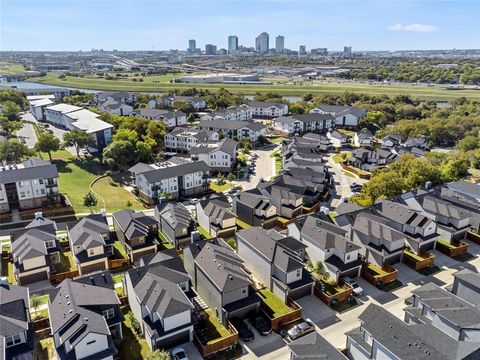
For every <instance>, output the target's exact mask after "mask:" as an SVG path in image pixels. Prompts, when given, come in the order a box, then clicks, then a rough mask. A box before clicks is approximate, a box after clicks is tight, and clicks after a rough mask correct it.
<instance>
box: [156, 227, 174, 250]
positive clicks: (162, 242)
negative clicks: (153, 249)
mask: <svg viewBox="0 0 480 360" xmlns="http://www.w3.org/2000/svg"><path fill="white" fill-rule="evenodd" d="M158 238H159V240H160V246H162V247H163V248H164V249H173V244H172V243H171V242H170V241H168V239H167V238H166V237H165V235H163V234H162V233H161V232H160V231H159V232H158Z"/></svg>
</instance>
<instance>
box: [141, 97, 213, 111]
mask: <svg viewBox="0 0 480 360" xmlns="http://www.w3.org/2000/svg"><path fill="white" fill-rule="evenodd" d="M175 101H185V102H186V103H188V104H191V105H192V106H193V107H194V108H195V110H197V111H198V110H201V109H205V108H206V107H207V104H206V102H205V100H204V99H202V98H199V97H195V96H175V95H167V96H162V97H159V98H157V99H154V100H150V101H149V102H148V107H149V108H152V109H154V108H158V107H160V106H168V107H173V104H174V102H175Z"/></svg>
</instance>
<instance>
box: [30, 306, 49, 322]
mask: <svg viewBox="0 0 480 360" xmlns="http://www.w3.org/2000/svg"><path fill="white" fill-rule="evenodd" d="M30 316H31V317H32V320H33V321H37V320H43V319H46V318H48V309H42V310H37V311H35V310H34V309H32V308H30Z"/></svg>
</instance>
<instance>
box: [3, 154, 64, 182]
mask: <svg viewBox="0 0 480 360" xmlns="http://www.w3.org/2000/svg"><path fill="white" fill-rule="evenodd" d="M22 164H23V167H18V166H16V165H13V168H12V165H11V166H8V165H7V166H6V167H3V166H1V167H3V168H4V170H0V184H7V183H11V182H16V181H22V180H31V179H43V178H56V177H58V172H57V167H56V166H55V165H54V164H52V163H51V162H50V161H46V160H41V159H35V158H30V159H28V160H26V161H24V162H23V163H22Z"/></svg>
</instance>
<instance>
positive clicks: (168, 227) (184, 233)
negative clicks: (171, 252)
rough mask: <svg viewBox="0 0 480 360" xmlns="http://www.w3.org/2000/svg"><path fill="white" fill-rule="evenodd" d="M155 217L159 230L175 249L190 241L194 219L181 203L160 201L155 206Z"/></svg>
mask: <svg viewBox="0 0 480 360" xmlns="http://www.w3.org/2000/svg"><path fill="white" fill-rule="evenodd" d="M155 218H156V219H157V221H158V223H159V231H160V232H161V234H162V235H163V236H164V237H165V238H166V239H167V240H168V242H169V243H170V244H172V245H173V246H174V247H175V249H179V248H180V247H183V246H184V245H185V244H187V243H189V242H190V241H191V239H190V234H191V232H192V230H193V228H194V221H193V217H192V214H190V211H188V209H187V208H186V207H185V205H183V204H182V203H180V202H179V203H176V202H162V203H160V204H158V205H156V206H155Z"/></svg>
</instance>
